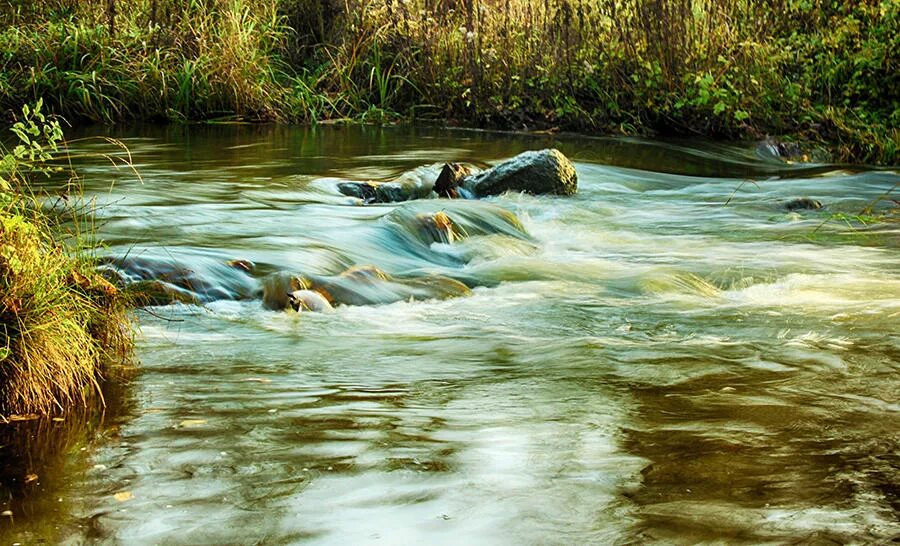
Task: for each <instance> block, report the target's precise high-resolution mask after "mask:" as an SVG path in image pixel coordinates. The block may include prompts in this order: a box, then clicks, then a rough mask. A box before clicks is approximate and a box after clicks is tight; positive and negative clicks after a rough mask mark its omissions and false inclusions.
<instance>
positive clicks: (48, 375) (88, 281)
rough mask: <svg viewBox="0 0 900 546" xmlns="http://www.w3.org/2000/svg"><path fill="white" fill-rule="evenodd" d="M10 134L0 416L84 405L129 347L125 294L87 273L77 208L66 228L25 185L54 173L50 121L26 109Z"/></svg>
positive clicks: (1, 229) (3, 178) (2, 213)
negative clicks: (13, 142)
mask: <svg viewBox="0 0 900 546" xmlns="http://www.w3.org/2000/svg"><path fill="white" fill-rule="evenodd" d="M38 108H40V105H39V106H38ZM13 130H14V132H15V133H16V137H17V139H18V140H17V143H16V145H15V146H14V147H13V148H12V149H11V150H8V151H7V150H2V149H0V288H2V290H0V417H2V418H3V419H5V418H6V417H8V416H10V415H11V414H27V413H38V414H49V413H59V412H62V411H65V410H67V409H69V408H71V407H73V406H79V405H84V404H85V402H87V400H88V399H89V398H92V397H95V396H96V395H97V394H99V392H100V383H101V381H102V380H103V379H104V378H105V377H107V376H108V375H109V373H110V369H109V368H108V366H107V365H108V364H109V363H110V362H113V361H118V362H121V360H122V359H123V358H126V357H127V356H129V355H130V352H131V348H132V337H131V323H130V320H129V317H128V315H127V309H126V305H125V299H126V298H125V297H124V296H123V295H122V294H121V293H120V292H119V290H117V289H116V288H115V287H114V286H113V285H111V284H110V283H109V282H107V281H106V280H104V279H103V278H102V277H101V276H100V275H98V274H97V273H96V272H95V269H94V265H95V264H94V262H93V260H92V259H91V255H90V248H85V247H83V246H81V245H80V243H79V242H80V241H82V240H84V238H83V234H82V233H80V230H79V228H78V226H79V224H80V221H79V219H78V218H79V215H78V213H76V212H73V211H71V210H69V211H66V212H67V214H68V215H69V216H72V215H73V214H75V222H74V226H75V228H74V230H73V228H68V229H63V228H62V226H61V225H59V224H58V223H57V222H56V216H55V215H49V214H47V213H45V212H43V211H42V206H41V202H42V199H41V196H37V195H34V194H33V193H32V191H31V185H30V181H31V180H32V178H33V177H35V176H44V175H47V174H56V175H58V174H59V173H55V172H53V171H56V168H54V167H53V165H54V162H53V160H54V158H53V156H54V154H55V153H56V151H57V147H58V144H59V143H60V142H61V139H62V132H61V130H60V128H59V125H58V124H57V123H55V122H51V121H47V120H46V119H45V118H44V117H43V116H42V115H41V113H40V110H39V109H38V110H37V111H34V112H32V111H30V110H29V109H27V108H26V110H25V112H24V115H23V116H22V121H20V122H19V123H17V124H16V125H15V126H14V127H13ZM69 189H70V190H71V189H72V187H71V185H70V187H69ZM73 198H74V196H73ZM80 217H81V218H86V217H84V216H80ZM69 225H72V224H69Z"/></svg>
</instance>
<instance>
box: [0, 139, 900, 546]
mask: <svg viewBox="0 0 900 546" xmlns="http://www.w3.org/2000/svg"><path fill="white" fill-rule="evenodd" d="M94 133H95V134H96V130H95V132H94ZM104 134H106V133H104ZM111 135H112V136H115V137H117V138H120V139H122V141H123V142H124V143H125V144H126V145H127V146H128V148H129V150H130V153H131V154H132V157H133V161H134V166H135V168H136V169H137V171H138V172H139V173H140V176H141V179H138V178H137V177H136V176H134V174H133V173H132V172H131V171H130V170H129V169H127V168H118V169H117V168H114V167H113V166H112V165H111V163H110V162H109V161H107V160H106V159H103V158H102V157H97V156H89V157H85V158H76V159H75V160H74V162H75V164H76V167H78V169H79V171H80V172H81V174H82V175H83V176H84V183H85V195H86V197H89V198H91V199H93V200H94V202H95V203H96V205H97V211H98V212H97V216H98V227H99V235H100V237H101V238H102V239H103V240H104V241H105V244H106V246H105V247H104V248H103V249H101V250H100V251H99V253H100V254H101V255H102V256H108V257H114V258H122V257H127V258H134V259H146V260H149V261H151V262H153V263H156V264H159V263H164V262H171V263H178V264H188V265H187V266H188V267H189V268H190V269H191V271H192V272H194V273H196V274H197V276H198V278H201V279H203V280H204V281H208V282H209V283H210V285H212V286H213V288H215V286H216V284H217V283H220V282H221V283H225V284H226V285H227V286H225V288H224V289H223V291H222V292H221V293H224V294H226V296H223V297H224V298H226V299H223V297H218V296H216V294H219V293H220V292H217V291H216V290H212V291H210V292H207V293H206V294H205V295H206V296H208V297H204V298H203V301H202V302H201V304H175V305H167V306H156V307H151V308H148V309H146V310H140V311H138V312H137V314H136V315H137V318H138V321H139V326H140V331H139V334H138V350H137V356H138V359H139V361H140V367H139V371H138V372H137V373H136V374H135V375H134V377H133V378H132V380H131V381H130V384H129V385H128V386H127V387H126V388H125V389H121V390H122V391H123V392H117V393H114V394H113V395H109V396H108V397H107V399H108V407H107V410H106V412H105V414H103V415H101V416H99V417H98V415H96V414H91V415H90V416H87V417H84V416H83V417H82V418H79V417H78V415H71V416H67V420H66V421H65V422H32V423H30V424H28V423H26V424H23V425H21V426H20V428H21V430H20V431H19V432H18V433H17V434H18V435H17V436H16V435H14V436H13V440H10V439H9V437H8V436H7V437H6V444H5V446H0V449H5V450H6V451H7V453H5V454H3V457H6V461H7V462H6V463H5V464H6V471H5V473H2V474H0V475H2V476H3V477H4V483H3V485H0V492H3V493H4V495H5V496H2V497H0V510H5V509H10V511H11V512H12V514H13V515H12V516H8V515H7V516H6V517H2V518H0V543H5V544H10V543H15V542H19V543H23V544H31V543H35V542H42V541H44V542H50V543H70V544H76V543H84V542H88V543H94V542H98V543H121V544H144V543H147V544H150V543H153V544H284V543H310V544H335V545H342V544H369V543H374V544H429V545H439V544H448V545H450V544H453V545H456V544H515V545H522V544H610V543H631V542H637V543H672V542H676V543H698V542H726V543H790V544H796V543H804V544H813V543H816V544H818V543H847V542H850V543H868V542H879V541H890V540H891V539H892V538H893V539H896V537H897V536H898V535H900V524H898V513H900V455H898V453H900V449H898V448H900V426H898V424H900V420H898V415H900V376H898V370H900V223H898V222H897V221H896V215H895V216H894V220H893V221H888V222H871V221H869V219H868V218H866V217H863V218H858V214H859V213H860V211H862V210H863V209H865V208H866V207H867V206H868V205H870V204H871V203H873V202H876V201H877V200H878V198H879V197H880V196H882V195H883V194H884V193H885V192H887V191H888V190H890V189H891V188H892V187H894V186H896V184H897V183H898V181H900V175H898V172H897V171H890V170H874V169H866V168H862V167H848V166H833V165H826V164H789V163H786V162H784V161H782V160H780V159H778V158H776V157H773V156H770V155H767V154H766V153H765V150H761V149H758V148H757V147H756V146H754V145H753V144H748V145H725V144H716V143H710V142H696V141H671V142H659V141H642V140H635V139H609V138H588V137H579V136H556V137H553V136H527V135H515V134H500V133H489V132H477V131H462V130H440V129H429V128H400V127H398V128H392V127H386V128H371V127H341V126H328V127H318V128H291V127H271V126H240V125H238V126H229V125H225V126H195V127H190V126H188V127H166V128H158V127H144V128H134V129H128V130H121V131H118V132H116V131H113V132H112V133H111ZM72 146H73V150H74V151H75V152H77V153H101V152H106V153H109V152H111V151H112V150H113V148H112V147H111V146H110V145H109V144H108V143H105V142H102V141H97V140H76V141H75V142H74V143H73V144H72ZM550 146H554V147H558V148H559V149H560V150H562V151H563V152H564V153H565V154H566V155H567V156H569V157H570V158H571V159H572V160H573V161H574V162H575V164H576V167H577V172H578V177H579V191H578V193H577V195H575V196H572V197H549V196H539V197H535V196H527V195H522V194H506V195H503V196H499V197H494V198H490V199H486V200H483V201H465V200H452V201H451V200H418V201H410V202H406V203H399V204H389V205H366V206H361V205H360V204H358V203H354V202H353V200H352V199H350V198H347V197H344V196H343V195H341V194H339V193H338V192H337V191H336V190H335V181H336V180H337V179H374V180H390V179H393V178H395V177H398V176H436V174H437V170H438V169H439V167H440V163H443V162H446V161H468V162H472V163H474V164H476V165H482V166H486V165H489V164H495V163H498V162H500V161H502V160H504V159H506V158H509V157H512V156H513V155H515V154H517V153H519V152H521V151H524V150H530V149H541V148H545V147H550ZM894 193H895V194H896V192H894ZM804 196H808V197H812V198H815V199H817V200H819V201H821V202H822V203H824V204H825V208H824V209H821V210H804V211H796V212H788V211H787V210H785V208H784V204H785V203H786V202H787V201H789V200H790V199H793V198H796V197H804ZM894 197H896V195H894ZM891 206H894V207H896V205H895V204H892V203H891V202H890V201H884V200H882V201H880V202H878V203H877V204H876V211H882V212H884V211H885V210H886V209H888V208H890V207H891ZM441 211H443V212H444V213H445V214H446V215H447V216H449V217H450V218H451V219H454V220H455V221H458V222H460V223H461V224H464V225H463V228H462V229H461V230H460V231H461V236H460V237H459V238H458V239H456V240H453V241H450V242H442V241H428V240H425V241H424V242H423V240H422V239H421V237H419V236H418V235H416V233H415V230H414V229H413V228H412V227H411V226H414V225H415V222H416V218H421V217H422V216H423V215H426V216H427V215H432V214H434V213H436V212H441ZM509 213H512V215H514V217H513V216H512V215H510V214H509ZM516 219H518V223H517V222H516ZM860 220H862V221H860ZM417 237H418V238H417ZM232 260H248V261H249V262H252V270H251V271H250V273H249V274H247V275H246V276H247V277H248V278H250V281H246V279H244V280H243V281H240V282H237V281H235V282H232V281H230V280H229V278H227V277H228V276H229V275H232V276H234V275H236V274H238V273H239V274H240V275H244V272H243V270H242V271H239V272H236V270H237V269H240V268H236V267H232V266H228V265H223V264H228V262H229V261H232ZM368 265H372V266H376V267H377V268H379V269H380V270H381V271H383V272H384V274H385V275H391V276H394V277H397V278H416V277H421V278H425V279H429V278H433V277H436V276H440V277H441V278H444V277H446V278H451V279H455V280H457V281H460V282H463V283H465V284H466V285H468V286H469V287H471V293H470V294H467V295H463V296H461V297H453V298H447V299H422V298H416V297H410V298H407V297H406V294H405V293H402V294H400V295H399V296H398V297H397V298H394V301H391V302H389V301H387V300H386V301H383V302H382V301H380V302H378V304H373V305H337V306H336V308H335V311H334V312H333V313H310V312H302V313H296V312H292V311H291V312H286V311H280V310H272V309H269V308H267V307H266V306H264V305H263V303H262V300H261V298H260V297H259V293H258V289H259V286H258V285H255V284H254V283H261V282H263V281H262V279H264V278H267V277H272V276H273V275H274V276H277V275H278V274H279V272H282V273H283V274H284V275H288V274H297V275H300V274H303V275H320V276H339V275H340V274H341V272H342V271H344V270H346V269H348V268H354V267H357V268H358V267H359V266H368ZM248 268H249V266H248ZM229 271H230V272H231V273H229ZM223 276H224V277H223ZM220 277H221V278H220ZM229 282H231V284H228V283H229ZM247 282H249V283H250V284H249V285H248V286H249V288H247V289H246V292H247V294H249V295H246V297H245V298H244V299H231V298H229V297H228V296H227V295H228V294H231V295H234V294H235V293H238V292H239V293H241V294H243V292H241V290H243V289H242V288H241V286H243V285H241V283H244V284H247ZM237 285H240V286H237ZM235 286H237V287H235ZM230 289H233V291H232V292H229V290H230ZM254 290H256V291H257V292H254ZM254 294H256V295H254ZM15 438H19V441H18V442H17V441H16V440H15ZM21 438H28V440H27V441H22V440H21ZM0 444H3V442H0ZM28 473H34V474H35V476H36V477H37V479H35V480H32V482H30V483H29V484H27V485H25V484H24V483H23V482H22V477H21V476H22V475H24V474H28ZM16 480H18V481H16ZM7 498H8V499H9V500H7Z"/></svg>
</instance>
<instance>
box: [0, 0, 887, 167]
mask: <svg viewBox="0 0 900 546" xmlns="http://www.w3.org/2000/svg"><path fill="white" fill-rule="evenodd" d="M11 5H12V4H11ZM25 5H26V4H24V3H22V5H21V6H19V7H18V8H16V9H13V8H9V7H8V8H6V9H5V10H4V9H3V8H0V20H3V19H5V21H6V22H8V23H9V24H8V25H7V30H6V31H3V32H0V106H3V107H4V108H17V107H18V105H20V104H21V103H23V102H27V101H28V100H34V99H35V98H37V97H38V96H45V97H48V100H49V101H50V103H51V106H52V107H53V109H54V111H56V112H59V113H62V114H64V115H66V116H67V117H69V118H70V119H89V120H95V121H113V120H120V119H128V118H138V119H176V120H195V119H209V118H221V117H225V118H231V119H249V120H276V121H315V120H322V119H336V118H353V119H359V120H363V121H385V120H394V119H401V118H407V119H408V118H431V119H438V120H447V121H450V122H451V123H458V124H467V125H477V126H493V127H503V128H518V129H522V128H529V129H532V128H544V129H552V128H560V129H570V130H571V129H574V130H580V131H592V132H602V133H627V134H635V133H666V134H669V133H671V134H689V135H690V134H699V135H705V136H712V137H726V138H761V137H763V136H766V135H783V134H786V135H789V136H792V137H794V138H808V139H813V140H818V141H821V142H824V143H826V144H828V145H829V146H831V147H832V149H833V150H834V151H835V152H836V156H837V158H839V159H840V158H845V159H853V160H857V161H876V162H883V163H891V162H896V161H898V152H900V130H898V127H900V99H898V97H900V75H898V74H900V70H897V67H898V66H900V3H898V2H886V1H884V0H863V1H850V0H765V1H762V2H758V1H753V0H261V1H259V2H250V1H249V0H190V1H187V2H181V1H176V0H107V1H105V2H95V3H87V2H74V3H73V2H68V1H64V0H56V1H49V2H46V3H36V5H35V4H27V6H29V7H22V6H25Z"/></svg>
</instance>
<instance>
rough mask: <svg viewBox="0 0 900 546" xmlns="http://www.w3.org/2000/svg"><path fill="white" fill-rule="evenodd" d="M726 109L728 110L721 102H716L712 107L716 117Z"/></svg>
mask: <svg viewBox="0 0 900 546" xmlns="http://www.w3.org/2000/svg"><path fill="white" fill-rule="evenodd" d="M726 108H728V107H727V106H725V103H724V102H722V101H719V102H717V103H716V105H715V106H714V107H713V113H714V114H716V115H717V116H718V115H719V114H721V113H722V112H724V111H725V109H726Z"/></svg>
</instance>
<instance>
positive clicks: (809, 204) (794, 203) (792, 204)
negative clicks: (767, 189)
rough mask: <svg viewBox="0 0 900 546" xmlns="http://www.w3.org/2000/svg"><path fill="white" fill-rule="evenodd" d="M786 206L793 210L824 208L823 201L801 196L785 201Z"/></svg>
mask: <svg viewBox="0 0 900 546" xmlns="http://www.w3.org/2000/svg"><path fill="white" fill-rule="evenodd" d="M784 208H786V209H787V210H789V211H791V212H793V211H797V210H818V209H820V208H822V202H821V201H817V200H816V199H810V198H809V197H799V198H797V199H792V200H790V201H788V202H787V203H785V205H784Z"/></svg>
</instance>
